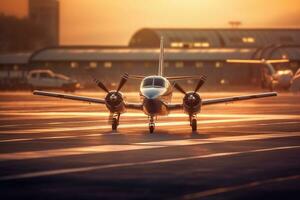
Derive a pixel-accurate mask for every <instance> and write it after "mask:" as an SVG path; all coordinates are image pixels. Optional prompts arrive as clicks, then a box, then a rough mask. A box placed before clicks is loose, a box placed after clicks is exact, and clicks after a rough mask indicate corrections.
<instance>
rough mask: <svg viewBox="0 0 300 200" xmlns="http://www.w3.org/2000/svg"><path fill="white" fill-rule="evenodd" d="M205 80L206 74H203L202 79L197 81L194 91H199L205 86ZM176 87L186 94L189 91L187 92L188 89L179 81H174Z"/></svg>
mask: <svg viewBox="0 0 300 200" xmlns="http://www.w3.org/2000/svg"><path fill="white" fill-rule="evenodd" d="M205 81H206V76H202V77H201V78H200V79H199V81H198V83H197V85H196V88H195V90H194V93H196V92H198V91H199V89H200V88H201V87H202V86H203V84H204V83H205ZM174 87H175V88H176V89H177V90H178V91H179V92H181V93H182V94H184V95H186V94H187V93H186V91H185V90H184V89H183V88H182V87H181V86H180V85H179V84H178V83H176V82H175V83H174Z"/></svg>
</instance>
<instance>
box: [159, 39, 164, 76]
mask: <svg viewBox="0 0 300 200" xmlns="http://www.w3.org/2000/svg"><path fill="white" fill-rule="evenodd" d="M163 74H164V37H163V36H161V37H160V54H159V66H158V76H163Z"/></svg>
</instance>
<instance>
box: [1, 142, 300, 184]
mask: <svg viewBox="0 0 300 200" xmlns="http://www.w3.org/2000/svg"><path fill="white" fill-rule="evenodd" d="M298 148H300V146H282V147H274V148H264V149H255V150H249V151H238V152H224V153H212V154H206V155H201V156H189V157H179V158H170V159H159V160H150V161H142V162H130V163H120V164H109V165H95V166H90V167H78V168H65V169H57V170H47V171H37V172H31V173H24V174H17V175H9V176H3V177H0V181H7V180H17V179H26V178H36V177H44V176H54V175H62V174H70V173H79V172H88V171H94V170H101V169H110V168H119V167H131V166H138V165H149V164H163V163H171V162H179V161H186V160H195V159H205V158H215V157H225V156H234V155H242V154H248V153H260V152H270V151H280V150H288V149H298Z"/></svg>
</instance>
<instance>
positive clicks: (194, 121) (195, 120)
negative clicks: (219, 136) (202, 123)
mask: <svg viewBox="0 0 300 200" xmlns="http://www.w3.org/2000/svg"><path fill="white" fill-rule="evenodd" d="M191 126H192V131H193V132H194V131H197V119H192V122H191Z"/></svg>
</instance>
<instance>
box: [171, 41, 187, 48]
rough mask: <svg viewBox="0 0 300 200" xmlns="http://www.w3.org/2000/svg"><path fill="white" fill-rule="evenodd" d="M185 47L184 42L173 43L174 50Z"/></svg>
mask: <svg viewBox="0 0 300 200" xmlns="http://www.w3.org/2000/svg"><path fill="white" fill-rule="evenodd" d="M183 46H184V44H183V42H171V47H172V48H182V47H183Z"/></svg>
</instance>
